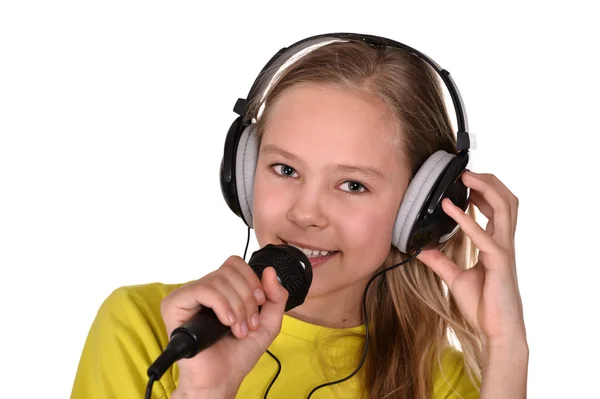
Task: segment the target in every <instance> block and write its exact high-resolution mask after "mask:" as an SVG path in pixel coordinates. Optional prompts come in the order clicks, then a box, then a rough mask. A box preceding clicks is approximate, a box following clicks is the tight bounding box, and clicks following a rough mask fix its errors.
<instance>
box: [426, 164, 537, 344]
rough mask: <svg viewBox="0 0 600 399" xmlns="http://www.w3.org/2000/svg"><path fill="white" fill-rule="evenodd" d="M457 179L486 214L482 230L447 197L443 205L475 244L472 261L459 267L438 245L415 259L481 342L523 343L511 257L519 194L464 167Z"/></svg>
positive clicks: (520, 305) (494, 179) (523, 335)
mask: <svg viewBox="0 0 600 399" xmlns="http://www.w3.org/2000/svg"><path fill="white" fill-rule="evenodd" d="M461 178H462V181H463V183H464V184H465V185H466V186H467V187H469V188H470V201H471V202H472V203H473V204H474V205H475V206H477V207H478V208H479V210H480V211H481V213H482V214H483V215H485V217H487V219H488V223H487V226H486V228H485V231H484V230H483V229H482V228H481V227H480V226H479V224H477V222H475V221H474V220H473V219H472V218H471V217H469V216H468V215H466V214H465V212H463V210H462V209H460V208H459V207H457V206H455V205H454V204H452V202H451V201H450V200H449V199H444V200H443V201H442V209H443V210H444V212H446V213H447V214H448V215H449V216H450V217H451V218H452V219H454V220H455V221H456V222H457V223H458V225H459V226H460V228H461V229H462V230H463V231H464V232H465V234H466V235H467V236H469V237H470V238H471V241H472V242H473V244H474V245H475V246H476V247H477V248H478V249H479V256H478V259H477V260H478V261H477V264H476V265H475V266H473V267H472V268H469V269H466V270H463V269H461V268H460V267H458V266H457V265H456V264H455V263H454V262H452V261H451V260H450V259H449V258H448V257H447V256H446V255H445V254H443V253H442V252H441V251H439V250H438V249H430V250H423V251H422V252H421V253H420V254H419V255H418V257H417V258H418V259H419V260H421V261H422V262H423V263H425V264H426V265H427V266H428V267H429V268H431V269H432V270H433V271H434V272H435V273H436V274H437V275H438V276H440V278H442V280H444V282H445V283H446V284H447V285H448V288H449V289H450V292H451V293H452V295H453V296H454V298H455V300H456V303H457V305H458V307H459V309H460V311H461V313H462V315H463V316H464V317H465V319H466V320H467V322H468V323H469V324H470V325H471V327H473V329H474V330H475V332H476V333H478V334H479V336H480V338H481V340H482V344H483V345H486V346H488V347H490V346H507V345H513V344H515V343H517V342H518V343H521V342H526V336H525V322H524V319H523V305H522V302H521V296H520V293H519V287H518V282H517V270H516V261H515V230H516V227H517V208H518V205H519V203H518V199H517V197H515V196H514V195H513V193H512V192H511V191H510V190H509V189H508V188H507V187H506V186H505V185H504V184H503V183H502V182H501V181H500V180H498V178H497V177H496V176H494V175H491V174H478V173H473V172H469V171H466V172H465V173H463V175H462V176H461Z"/></svg>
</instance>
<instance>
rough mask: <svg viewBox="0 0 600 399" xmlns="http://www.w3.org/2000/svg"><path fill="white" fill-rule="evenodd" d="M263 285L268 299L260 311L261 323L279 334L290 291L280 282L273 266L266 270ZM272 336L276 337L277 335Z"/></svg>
mask: <svg viewBox="0 0 600 399" xmlns="http://www.w3.org/2000/svg"><path fill="white" fill-rule="evenodd" d="M262 285H263V287H264V289H265V294H266V296H267V301H266V302H265V304H264V305H263V307H262V309H261V312H260V318H261V325H263V326H265V327H266V329H267V331H268V332H270V333H271V334H277V333H278V332H279V331H280V330H281V321H282V318H283V312H285V306H286V304H287V300H288V296H289V293H288V291H287V290H286V289H285V288H284V287H283V286H282V285H281V284H279V281H278V280H277V274H276V273H275V269H273V268H272V267H268V268H266V269H265V270H264V272H263V278H262ZM270 338H275V336H272V337H270Z"/></svg>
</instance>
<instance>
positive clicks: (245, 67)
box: [0, 0, 600, 398]
mask: <svg viewBox="0 0 600 399" xmlns="http://www.w3.org/2000/svg"><path fill="white" fill-rule="evenodd" d="M216 3H219V5H216ZM590 3H591V2H590ZM497 4H498V5H489V4H485V5H484V4H481V3H477V2H469V3H467V2H440V3H438V4H434V3H426V2H415V1H413V2H400V1H390V2H387V3H385V2H377V3H375V2H364V1H362V2H357V3H352V2H350V1H343V2H333V1H331V2H327V1H302V2H294V3H289V5H288V2H274V3H272V4H268V3H264V2H260V1H259V2H257V1H254V2H243V3H242V2H240V4H239V5H236V4H232V3H230V2H210V3H206V4H201V2H200V1H178V2H156V1H131V0H119V1H96V2H83V1H77V2H76V1H71V2H67V1H52V2H41V1H40V2H30V1H18V2H17V1H13V2H8V1H7V2H3V3H2V5H1V6H0V270H1V275H0V282H1V283H2V285H1V289H0V296H1V297H0V306H1V313H0V323H1V328H0V334H1V336H0V338H1V339H0V343H1V345H2V356H1V357H0V358H1V359H2V363H3V364H4V366H2V369H3V370H5V372H4V373H3V377H2V380H3V381H4V382H3V384H2V386H3V388H2V394H3V396H5V397H32V398H33V397H46V398H65V397H68V396H69V395H70V392H71V387H72V382H73V378H74V375H75V371H76V368H77V364H78V361H79V356H80V352H81V349H82V347H83V343H84V340H85V337H86V335H87V332H88V329H89V327H90V324H91V323H92V320H93V319H94V317H95V314H96V311H97V309H98V307H99V306H100V304H101V302H102V301H103V299H104V298H105V297H106V296H107V295H108V294H110V292H111V291H112V290H114V289H115V288H117V287H119V286H121V285H127V284H138V283H148V282H154V281H162V282H167V283H173V282H184V281H188V280H190V279H193V278H199V277H201V276H202V275H204V274H206V273H207V272H209V271H211V270H213V269H215V268H217V267H219V266H220V264H221V263H222V262H223V261H224V260H225V259H226V258H227V257H228V256H229V255H231V254H238V255H241V254H242V253H243V249H244V245H245V240H246V229H245V226H244V225H243V223H242V221H241V220H240V219H238V218H237V217H236V216H234V215H233V213H231V212H230V211H229V209H228V208H227V206H226V205H225V202H224V201H223V200H222V196H221V192H220V187H219V181H218V172H219V164H220V160H221V156H222V148H223V141H224V137H225V134H226V132H227V129H228V128H229V125H230V123H231V121H232V120H233V118H234V117H235V114H234V113H233V112H232V108H233V105H234V103H235V100H236V99H237V98H238V97H245V96H246V94H247V92H248V89H249V88H250V85H251V83H252V82H253V80H254V78H255V76H256V74H257V73H258V72H259V71H260V69H261V68H262V67H263V65H264V63H265V62H266V61H267V60H268V59H269V58H270V57H271V56H272V55H273V54H274V53H275V52H276V51H277V50H279V49H280V48H281V47H284V46H286V45H289V44H291V43H293V42H295V41H297V40H299V39H302V38H304V37H306V36H311V35H315V34H320V33H326V32H337V31H349V32H359V33H369V34H376V35H382V36H387V37H390V38H392V39H395V40H398V41H401V42H404V43H406V44H408V45H410V46H413V47H415V48H417V49H419V50H421V51H423V52H424V53H425V54H427V55H429V56H431V57H432V58H433V59H434V60H436V61H437V62H438V63H439V64H440V65H442V66H443V67H445V68H446V69H448V70H449V71H450V72H451V73H452V76H453V77H454V79H455V81H456V83H457V85H458V87H459V89H460V91H461V93H462V96H463V99H464V101H465V105H466V109H467V112H468V116H469V121H470V128H471V132H472V133H475V134H477V139H478V148H477V150H476V151H474V152H473V169H474V170H475V171H479V172H488V173H494V174H496V175H497V176H498V177H499V178H500V179H501V180H502V181H503V182H504V183H505V184H506V185H507V186H508V187H509V188H510V189H511V190H512V191H513V192H514V193H515V194H516V195H517V196H518V197H519V199H520V203H521V205H520V209H519V212H520V213H519V224H518V232H517V256H518V258H517V262H518V269H519V281H520V285H521V290H522V297H523V302H524V307H525V317H526V323H527V329H528V338H529V345H530V350H531V358H530V369H529V382H528V390H529V396H530V397H531V398H564V397H569V398H576V397H591V396H593V395H598V393H597V392H598V391H597V376H598V370H599V368H598V357H599V356H600V350H599V349H598V346H597V342H598V330H597V329H596V328H593V327H592V325H593V324H595V325H597V320H596V319H597V317H598V314H599V312H598V309H597V308H598V305H599V302H600V301H599V299H598V277H599V276H600V274H599V271H598V269H599V266H600V262H599V261H598V258H597V255H596V249H597V245H598V244H597V240H596V239H595V238H596V237H597V236H598V234H597V226H598V225H599V223H600V220H599V218H598V216H597V215H598V210H597V202H598V199H597V196H594V195H592V189H593V188H597V187H595V186H597V182H598V181H599V180H598V166H597V165H598V163H597V162H598V160H597V154H598V149H597V145H598V135H599V133H600V132H599V129H598V118H597V115H598V108H599V107H598V106H599V105H600V104H599V101H598V92H599V89H600V83H599V82H600V78H599V74H598V65H599V63H598V61H599V59H598V58H599V57H598V50H597V48H598V41H597V37H600V30H599V29H598V28H597V26H598V24H597V13H596V12H593V11H592V8H591V6H589V7H588V6H584V4H583V2H581V3H580V2H576V1H570V2H568V3H566V4H568V5H564V6H556V5H552V4H550V2H544V3H542V2H540V3H539V4H535V3H526V2H515V3H514V4H509V3H508V2H502V3H497ZM594 26H596V27H594ZM255 249H256V244H255V242H254V241H251V247H250V250H249V251H253V250H255ZM6 370H8V374H6ZM595 397H598V396H595Z"/></svg>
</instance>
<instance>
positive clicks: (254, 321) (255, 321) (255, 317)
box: [252, 313, 260, 328]
mask: <svg viewBox="0 0 600 399" xmlns="http://www.w3.org/2000/svg"><path fill="white" fill-rule="evenodd" d="M259 324H260V317H258V313H254V314H253V315H252V326H254V328H258V326H259Z"/></svg>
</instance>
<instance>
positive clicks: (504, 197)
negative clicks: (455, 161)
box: [462, 171, 519, 246]
mask: <svg viewBox="0 0 600 399" xmlns="http://www.w3.org/2000/svg"><path fill="white" fill-rule="evenodd" d="M462 181H463V183H464V184H465V186H467V187H469V188H470V189H471V201H472V202H473V204H475V205H476V206H477V207H478V208H479V209H480V211H481V213H482V214H483V215H484V216H485V217H487V218H488V220H490V221H493V228H492V229H491V230H492V231H493V233H492V235H493V236H495V237H499V238H500V240H501V243H502V245H503V246H510V245H512V243H513V241H514V236H515V230H516V225H517V210H518V205H519V202H518V199H517V197H515V196H514V195H513V193H512V192H511V191H510V190H509V189H508V188H507V187H506V186H505V185H504V184H503V183H502V182H501V181H500V180H499V179H498V178H497V177H496V176H494V175H491V174H478V173H473V172H470V171H467V172H465V173H463V175H462Z"/></svg>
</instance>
